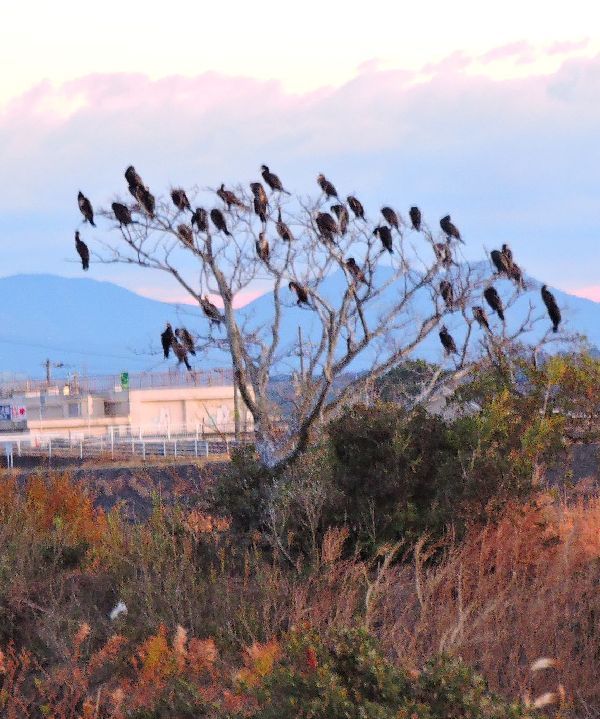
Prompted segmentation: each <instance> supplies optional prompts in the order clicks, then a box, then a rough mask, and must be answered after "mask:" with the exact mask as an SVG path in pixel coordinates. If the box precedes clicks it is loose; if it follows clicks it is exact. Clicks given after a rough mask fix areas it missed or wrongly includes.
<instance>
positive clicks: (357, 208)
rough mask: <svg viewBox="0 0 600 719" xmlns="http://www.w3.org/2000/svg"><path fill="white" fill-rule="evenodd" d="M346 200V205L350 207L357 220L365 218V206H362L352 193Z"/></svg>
mask: <svg viewBox="0 0 600 719" xmlns="http://www.w3.org/2000/svg"><path fill="white" fill-rule="evenodd" d="M346 200H347V201H348V205H349V206H350V209H351V210H352V212H354V216H355V217H356V218H357V219H359V220H364V219H365V208H364V207H363V206H362V202H361V201H360V200H359V199H358V198H357V197H354V196H353V195H348V197H347V198H346Z"/></svg>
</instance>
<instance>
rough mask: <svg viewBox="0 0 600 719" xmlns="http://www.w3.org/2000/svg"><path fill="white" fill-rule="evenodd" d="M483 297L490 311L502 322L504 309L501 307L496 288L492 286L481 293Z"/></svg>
mask: <svg viewBox="0 0 600 719" xmlns="http://www.w3.org/2000/svg"><path fill="white" fill-rule="evenodd" d="M483 296H484V297H485V300H486V302H487V303H488V305H489V306H490V307H491V308H492V310H493V311H494V312H495V313H496V314H497V315H498V317H499V318H500V319H501V320H502V322H504V307H503V306H502V300H501V299H500V295H499V294H498V292H497V290H496V288H495V287H494V286H490V287H487V288H486V289H485V290H484V291H483Z"/></svg>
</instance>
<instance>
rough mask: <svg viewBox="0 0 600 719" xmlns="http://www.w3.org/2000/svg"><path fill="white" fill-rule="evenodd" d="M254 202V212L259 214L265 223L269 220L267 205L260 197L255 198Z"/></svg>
mask: <svg viewBox="0 0 600 719" xmlns="http://www.w3.org/2000/svg"><path fill="white" fill-rule="evenodd" d="M253 204H254V214H255V215H257V216H258V217H259V219H260V221H261V222H262V223H263V225H264V224H265V222H266V221H267V206H266V205H265V204H263V203H262V202H261V201H260V200H259V199H258V197H255V198H254V201H253Z"/></svg>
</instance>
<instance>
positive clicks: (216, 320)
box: [200, 297, 223, 327]
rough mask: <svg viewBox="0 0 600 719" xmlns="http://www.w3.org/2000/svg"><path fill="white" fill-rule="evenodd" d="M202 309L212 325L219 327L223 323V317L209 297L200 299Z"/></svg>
mask: <svg viewBox="0 0 600 719" xmlns="http://www.w3.org/2000/svg"><path fill="white" fill-rule="evenodd" d="M200 307H201V308H202V311H203V312H204V314H205V315H206V316H207V317H208V319H209V321H210V324H211V325H217V327H218V326H219V325H220V324H221V322H223V317H222V315H221V313H220V312H219V310H218V309H217V307H216V305H213V303H212V302H211V301H210V300H209V299H208V297H201V298H200Z"/></svg>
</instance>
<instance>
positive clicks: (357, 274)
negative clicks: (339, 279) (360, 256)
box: [346, 257, 367, 285]
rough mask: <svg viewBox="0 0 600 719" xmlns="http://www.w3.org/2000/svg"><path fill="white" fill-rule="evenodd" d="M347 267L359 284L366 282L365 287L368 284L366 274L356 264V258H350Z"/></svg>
mask: <svg viewBox="0 0 600 719" xmlns="http://www.w3.org/2000/svg"><path fill="white" fill-rule="evenodd" d="M346 267H347V269H348V271H349V272H350V274H351V275H352V276H353V277H354V279H355V280H356V281H357V282H364V284H365V285H366V284H367V278H366V277H365V273H364V272H363V271H362V270H361V269H360V267H359V266H358V265H357V264H356V260H355V259H354V257H348V259H347V260H346Z"/></svg>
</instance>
